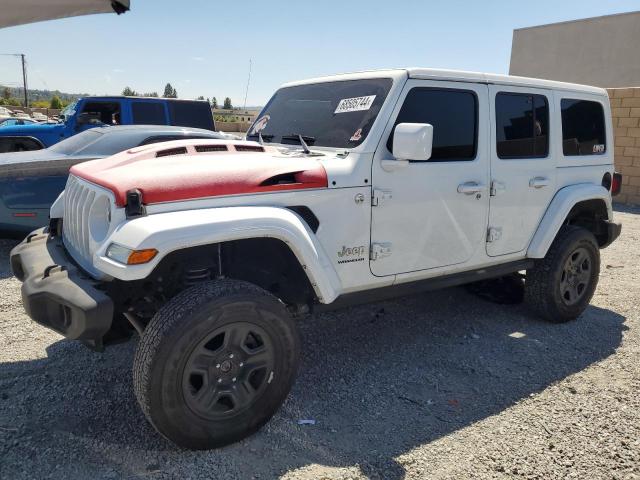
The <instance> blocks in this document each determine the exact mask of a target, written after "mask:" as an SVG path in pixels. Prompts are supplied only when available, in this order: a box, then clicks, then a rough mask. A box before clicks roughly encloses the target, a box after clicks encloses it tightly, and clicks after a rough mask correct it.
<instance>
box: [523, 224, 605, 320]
mask: <svg viewBox="0 0 640 480" xmlns="http://www.w3.org/2000/svg"><path fill="white" fill-rule="evenodd" d="M599 275H600V249H599V247H598V242H597V241H596V238H595V237H594V236H593V234H592V233H591V232H589V231H588V230H586V229H584V228H581V227H576V226H573V225H564V226H563V227H562V228H560V231H559V232H558V234H557V235H556V238H555V239H554V241H553V243H552V244H551V247H550V248H549V251H548V252H547V255H546V256H545V257H544V258H543V259H542V260H540V261H538V262H536V264H535V266H534V267H533V268H532V269H530V270H527V277H526V281H525V294H524V299H525V303H527V304H528V305H529V306H530V307H531V308H532V309H533V310H534V311H535V312H536V313H537V314H538V315H539V316H540V317H542V318H543V319H545V320H547V321H549V322H553V323H564V322H568V321H570V320H574V319H576V318H577V317H579V316H580V314H582V312H584V310H585V309H586V308H587V305H589V302H590V301H591V298H592V297H593V294H594V292H595V290H596V287H597V285H598V277H599Z"/></svg>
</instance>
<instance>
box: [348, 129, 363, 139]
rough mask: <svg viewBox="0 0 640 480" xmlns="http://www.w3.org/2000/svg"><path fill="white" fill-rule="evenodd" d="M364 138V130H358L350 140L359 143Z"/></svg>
mask: <svg viewBox="0 0 640 480" xmlns="http://www.w3.org/2000/svg"><path fill="white" fill-rule="evenodd" d="M361 138H362V129H361V128H359V129H358V130H356V133H354V134H353V135H352V136H351V138H350V139H349V141H350V142H359V141H360V139H361Z"/></svg>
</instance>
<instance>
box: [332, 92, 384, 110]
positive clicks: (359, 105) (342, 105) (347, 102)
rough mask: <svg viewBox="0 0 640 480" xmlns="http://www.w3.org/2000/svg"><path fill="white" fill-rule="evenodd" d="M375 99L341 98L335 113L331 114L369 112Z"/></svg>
mask: <svg viewBox="0 0 640 480" xmlns="http://www.w3.org/2000/svg"><path fill="white" fill-rule="evenodd" d="M375 99H376V96H375V95H369V96H366V97H353V98H343V99H342V100H340V102H339V103H338V106H337V107H336V111H335V112H333V113H347V112H360V111H363V110H369V109H370V108H371V105H373V101H374V100H375Z"/></svg>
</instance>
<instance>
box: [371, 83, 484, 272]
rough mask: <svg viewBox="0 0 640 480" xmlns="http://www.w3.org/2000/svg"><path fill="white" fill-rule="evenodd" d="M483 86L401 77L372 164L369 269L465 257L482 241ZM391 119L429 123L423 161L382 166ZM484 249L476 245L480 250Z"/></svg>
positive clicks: (426, 265) (425, 265)
mask: <svg viewBox="0 0 640 480" xmlns="http://www.w3.org/2000/svg"><path fill="white" fill-rule="evenodd" d="M487 98H488V88H487V86H486V85H482V84H474V83H468V84H467V83H461V82H445V81H427V80H409V81H408V82H407V84H406V86H405V89H404V91H403V93H402V95H401V97H400V100H399V102H398V105H397V106H396V109H395V111H394V113H393V115H392V119H391V120H390V122H389V125H387V128H386V130H385V134H384V136H383V139H382V141H381V142H380V145H379V146H378V149H377V151H376V154H375V157H374V161H373V167H372V179H373V182H372V185H373V189H374V201H373V202H374V204H377V205H375V206H373V207H372V219H371V220H372V221H371V242H372V245H371V261H370V267H371V271H372V273H373V274H374V275H378V276H384V275H393V274H399V273H406V272H415V271H421V270H427V269H431V268H437V267H443V266H447V265H455V264H462V263H465V262H468V261H469V260H470V259H471V258H472V256H473V255H474V253H476V252H477V251H478V250H483V249H484V243H485V238H486V237H485V235H486V226H487V217H488V210H489V188H488V187H489V154H488V139H489V129H488V118H489V109H488V101H487ZM398 123H429V124H431V125H433V139H434V140H433V153H432V157H431V159H430V160H428V161H415V162H409V163H408V164H406V166H404V167H403V168H400V169H392V170H390V169H389V168H388V167H387V166H383V164H382V161H383V160H392V159H393V155H392V153H391V152H392V151H393V150H392V149H393V130H394V128H395V125H397V124H398ZM483 254H484V253H483Z"/></svg>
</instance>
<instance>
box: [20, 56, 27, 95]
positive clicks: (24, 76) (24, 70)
mask: <svg viewBox="0 0 640 480" xmlns="http://www.w3.org/2000/svg"><path fill="white" fill-rule="evenodd" d="M20 58H21V59H22V84H23V86H24V106H25V107H27V108H28V107H29V94H28V90H27V63H26V62H25V60H24V53H21V54H20Z"/></svg>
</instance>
